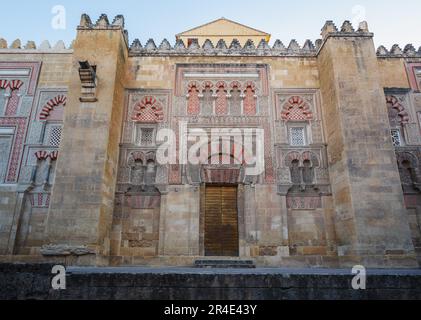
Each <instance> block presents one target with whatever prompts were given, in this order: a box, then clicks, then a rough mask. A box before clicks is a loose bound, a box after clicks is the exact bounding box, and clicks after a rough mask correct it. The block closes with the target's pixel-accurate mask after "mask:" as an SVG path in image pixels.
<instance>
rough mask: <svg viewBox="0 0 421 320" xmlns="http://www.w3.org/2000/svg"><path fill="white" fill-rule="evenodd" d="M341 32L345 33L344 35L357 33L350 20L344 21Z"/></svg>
mask: <svg viewBox="0 0 421 320" xmlns="http://www.w3.org/2000/svg"><path fill="white" fill-rule="evenodd" d="M359 30H360V29H359ZM341 32H344V33H353V32H355V29H354V27H353V26H352V24H351V22H350V21H349V20H346V21H344V23H343V24H342V27H341Z"/></svg>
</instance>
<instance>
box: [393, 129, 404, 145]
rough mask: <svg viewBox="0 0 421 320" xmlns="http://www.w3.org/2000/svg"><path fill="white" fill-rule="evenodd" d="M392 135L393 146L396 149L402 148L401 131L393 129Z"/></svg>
mask: <svg viewBox="0 0 421 320" xmlns="http://www.w3.org/2000/svg"><path fill="white" fill-rule="evenodd" d="M391 135H392V143H393V146H395V147H400V146H402V136H401V131H400V130H399V129H392V130H391Z"/></svg>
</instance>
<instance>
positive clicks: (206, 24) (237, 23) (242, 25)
mask: <svg viewBox="0 0 421 320" xmlns="http://www.w3.org/2000/svg"><path fill="white" fill-rule="evenodd" d="M220 20H225V21H228V22H231V23H234V24H236V25H239V26H241V27H244V28H247V29H251V30H254V31H256V32H259V33H263V34H265V35H267V36H270V33H267V32H264V31H261V30H258V29H255V28H252V27H249V26H246V25H245V24H242V23H239V22H236V21H233V20H230V19H227V18H219V19H216V20H213V21H211V22H208V23H205V24H202V25H200V26H198V27H195V28H192V29H189V30H187V31H183V32H180V33H178V34H176V35H175V36H176V37H178V36H181V35H183V34H184V33H187V32H191V31H193V30H196V29H199V28H203V27H206V26H208V25H210V24H212V23H215V22H218V21H220Z"/></svg>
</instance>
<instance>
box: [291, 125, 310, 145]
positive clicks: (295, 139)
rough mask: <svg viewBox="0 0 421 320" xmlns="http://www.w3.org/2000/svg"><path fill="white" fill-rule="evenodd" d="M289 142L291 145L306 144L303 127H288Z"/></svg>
mask: <svg viewBox="0 0 421 320" xmlns="http://www.w3.org/2000/svg"><path fill="white" fill-rule="evenodd" d="M289 133H290V143H291V146H294V147H300V146H305V145H306V137H305V128H304V127H292V128H290V132H289Z"/></svg>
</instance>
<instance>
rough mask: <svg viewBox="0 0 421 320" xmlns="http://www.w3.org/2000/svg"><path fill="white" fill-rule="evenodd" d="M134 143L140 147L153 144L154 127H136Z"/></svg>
mask: <svg viewBox="0 0 421 320" xmlns="http://www.w3.org/2000/svg"><path fill="white" fill-rule="evenodd" d="M136 144H137V145H140V146H142V147H146V146H151V145H154V129H153V128H138V129H137V137H136Z"/></svg>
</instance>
